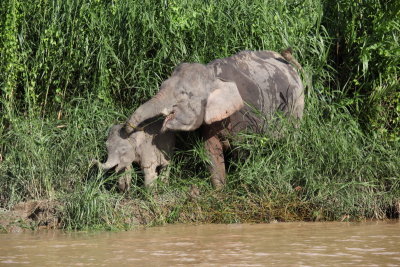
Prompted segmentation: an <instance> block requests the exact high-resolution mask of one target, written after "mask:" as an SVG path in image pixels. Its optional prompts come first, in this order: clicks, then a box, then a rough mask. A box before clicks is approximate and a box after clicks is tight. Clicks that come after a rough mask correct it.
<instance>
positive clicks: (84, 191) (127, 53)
mask: <svg viewBox="0 0 400 267" xmlns="http://www.w3.org/2000/svg"><path fill="white" fill-rule="evenodd" d="M399 17H400V6H399V1H378V0H371V1H351V0H340V1H334V2H332V1H325V0H306V1H296V0H284V1H267V0H265V1H262V0H257V1H254V0H253V1H233V0H224V1H216V0H209V1H185V0H168V1H148V0H146V1H137V0H91V1H83V0H67V1H64V0H63V1H61V0H60V1H58V0H56V1H43V0H32V1H21V0H3V1H1V2H0V62H1V63H0V88H1V91H0V94H1V98H0V112H1V113H0V208H1V209H12V208H13V207H14V205H15V204H17V203H19V202H21V201H28V200H44V199H46V200H50V201H53V202H54V203H57V205H56V208H55V213H56V216H58V217H59V218H60V221H59V225H60V226H61V227H65V228H70V229H82V228H93V227H102V228H103V227H107V228H114V227H116V228H121V227H125V226H129V225H131V224H134V223H137V221H135V218H136V219H137V218H139V217H140V219H139V222H140V223H146V224H162V223H173V222H224V223H232V222H246V221H247V222H249V221H252V222H263V221H270V220H274V219H277V220H285V221H287V220H341V219H351V220H353V219H361V218H386V217H394V216H398V212H399V210H396V207H399V206H400V179H399V178H400V176H399V173H400V144H399V143H400V91H399V82H400V79H399V73H400V45H399V37H400V22H399V20H398V18H399ZM288 46H291V47H293V49H294V52H295V56H296V58H297V59H298V61H299V62H300V63H301V64H302V65H303V67H304V69H305V72H306V75H305V76H304V79H303V80H304V81H308V82H305V83H306V85H307V89H306V112H305V117H304V120H303V121H302V124H301V126H300V128H299V129H292V128H291V127H290V126H287V127H285V128H284V131H285V133H286V134H285V135H283V136H281V137H279V138H272V137H268V136H265V135H262V136H261V135H254V134H253V135H246V134H243V136H241V138H240V139H239V140H236V141H235V147H236V149H235V150H234V151H233V152H232V153H231V155H230V156H229V158H230V160H229V175H228V185H227V187H226V188H225V189H224V190H222V191H215V190H213V189H212V188H211V185H210V182H209V179H208V176H209V173H208V171H207V166H206V161H207V159H206V158H205V157H204V151H203V150H202V146H201V142H200V141H199V139H198V137H197V136H196V134H195V133H194V134H184V135H182V136H180V137H179V138H180V139H178V140H185V142H188V143H190V144H188V145H187V146H184V147H180V148H179V149H177V151H176V154H175V156H174V159H173V164H172V170H171V177H170V179H169V183H168V184H163V183H161V182H160V183H159V184H158V185H157V187H156V188H155V189H154V190H153V191H152V192H149V191H147V190H145V189H143V187H142V186H141V179H142V175H141V174H140V173H136V172H132V177H133V178H134V179H133V185H132V186H133V188H132V190H131V191H130V192H129V193H127V194H125V195H120V194H118V193H117V192H116V189H115V187H114V184H115V182H116V180H117V179H118V177H117V175H115V174H105V175H104V174H102V173H99V172H98V171H97V170H96V169H95V168H91V166H90V161H91V159H93V158H99V159H104V157H105V154H106V151H105V144H104V141H105V138H106V134H107V129H108V128H109V127H110V126H111V125H112V124H115V123H117V122H121V121H124V120H125V119H126V117H127V116H128V115H129V114H130V113H131V111H132V110H133V109H135V108H136V107H137V106H138V105H139V104H141V103H143V102H144V101H145V100H147V99H148V98H150V97H151V96H152V95H153V94H154V93H155V92H156V91H157V89H158V85H159V84H160V83H161V81H162V80H164V79H165V78H166V77H168V76H169V74H170V73H171V71H172V69H173V68H174V66H176V65H177V64H178V63H180V62H183V61H187V62H203V63H206V62H209V61H211V60H213V59H215V58H219V57H225V56H229V55H231V54H234V53H236V52H238V51H240V50H244V49H250V50H256V49H268V50H276V51H280V50H281V49H283V48H286V47H288ZM178 142H179V141H178ZM193 162H196V164H193ZM191 185H195V186H196V187H198V188H199V189H200V196H199V197H197V198H193V197H190V194H189V193H188V192H189V191H190V188H191Z"/></svg>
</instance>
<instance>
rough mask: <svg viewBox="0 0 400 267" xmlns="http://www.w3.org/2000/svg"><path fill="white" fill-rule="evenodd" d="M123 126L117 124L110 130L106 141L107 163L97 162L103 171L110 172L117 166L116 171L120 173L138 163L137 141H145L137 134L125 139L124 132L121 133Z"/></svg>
mask: <svg viewBox="0 0 400 267" xmlns="http://www.w3.org/2000/svg"><path fill="white" fill-rule="evenodd" d="M123 126H124V125H123V124H117V125H114V126H112V127H111V129H110V132H109V134H108V138H107V141H106V147H107V161H106V162H105V163H100V162H98V161H95V162H96V163H97V164H98V165H99V166H100V167H101V168H102V169H103V170H109V169H111V168H113V167H115V166H116V171H119V170H122V169H123V168H126V167H129V166H130V165H131V164H132V162H136V161H138V155H137V151H136V147H135V145H136V142H137V141H138V142H142V141H143V140H141V139H142V138H140V136H141V134H140V133H137V134H134V135H131V136H130V137H129V138H124V136H123V134H124V131H121V129H122V127H123ZM137 135H139V136H137ZM137 139H140V140H137Z"/></svg>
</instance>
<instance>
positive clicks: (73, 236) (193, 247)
mask: <svg viewBox="0 0 400 267" xmlns="http://www.w3.org/2000/svg"><path fill="white" fill-rule="evenodd" d="M399 230H400V223H399V221H390V222H369V223H304V222H303V223H276V224H254V225H252V224H234V225H197V226H196V225H168V226H162V227H153V228H146V229H137V230H133V231H128V232H117V233H116V232H105V233H104V232H95V233H82V232H78V233H65V232H61V231H47V232H39V233H20V234H0V266H117V267H120V266H187V265H196V266H266V265H268V266H270V265H277V266H338V265H340V266H345V265H353V266H400V231H399Z"/></svg>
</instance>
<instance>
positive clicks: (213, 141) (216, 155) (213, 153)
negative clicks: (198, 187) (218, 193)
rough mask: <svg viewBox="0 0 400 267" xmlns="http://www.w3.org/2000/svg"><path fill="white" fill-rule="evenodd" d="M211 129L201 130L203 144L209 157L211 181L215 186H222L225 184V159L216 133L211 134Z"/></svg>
mask: <svg viewBox="0 0 400 267" xmlns="http://www.w3.org/2000/svg"><path fill="white" fill-rule="evenodd" d="M212 133H213V131H212V129H208V128H205V129H203V130H202V135H203V138H204V146H205V149H206V151H207V154H208V157H209V159H210V163H211V165H210V172H211V183H212V184H213V186H214V187H215V188H217V189H218V188H222V187H223V186H224V185H225V182H226V181H225V177H226V173H225V159H224V153H223V146H222V143H221V141H220V140H219V138H218V136H217V135H212Z"/></svg>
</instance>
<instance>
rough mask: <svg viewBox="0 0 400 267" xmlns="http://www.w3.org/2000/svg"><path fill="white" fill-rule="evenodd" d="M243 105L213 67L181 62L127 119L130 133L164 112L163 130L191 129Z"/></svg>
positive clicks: (233, 88) (210, 121) (236, 90)
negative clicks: (155, 92) (148, 98)
mask: <svg viewBox="0 0 400 267" xmlns="http://www.w3.org/2000/svg"><path fill="white" fill-rule="evenodd" d="M242 107H243V100H242V98H241V96H240V94H239V91H238V88H237V86H236V84H235V83H234V82H230V81H224V80H221V79H219V78H217V77H216V76H215V74H214V71H213V69H211V68H209V67H207V66H205V65H202V64H198V63H183V64H181V65H179V66H178V67H177V68H176V69H175V71H174V72H173V73H172V75H171V77H170V78H169V79H167V80H166V81H164V82H163V83H162V84H161V88H160V91H159V92H158V93H157V94H156V95H155V96H154V97H153V98H152V99H150V100H149V101H147V102H146V103H144V104H143V105H141V106H140V107H139V108H138V109H137V110H136V111H135V112H134V113H133V114H132V115H131V117H130V118H129V119H128V121H127V122H126V124H125V130H126V132H127V133H128V134H130V133H132V132H133V131H134V130H135V129H136V128H137V127H138V126H139V125H140V124H141V123H142V122H144V121H145V120H147V119H150V118H153V117H156V116H159V115H164V116H165V119H164V123H163V127H162V131H166V130H181V131H191V130H195V129H197V128H199V127H200V126H201V125H202V124H203V123H206V124H211V123H213V122H215V121H220V120H223V119H225V118H227V117H229V116H230V115H232V114H233V113H234V112H236V111H237V110H240V109H241V108H242Z"/></svg>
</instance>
